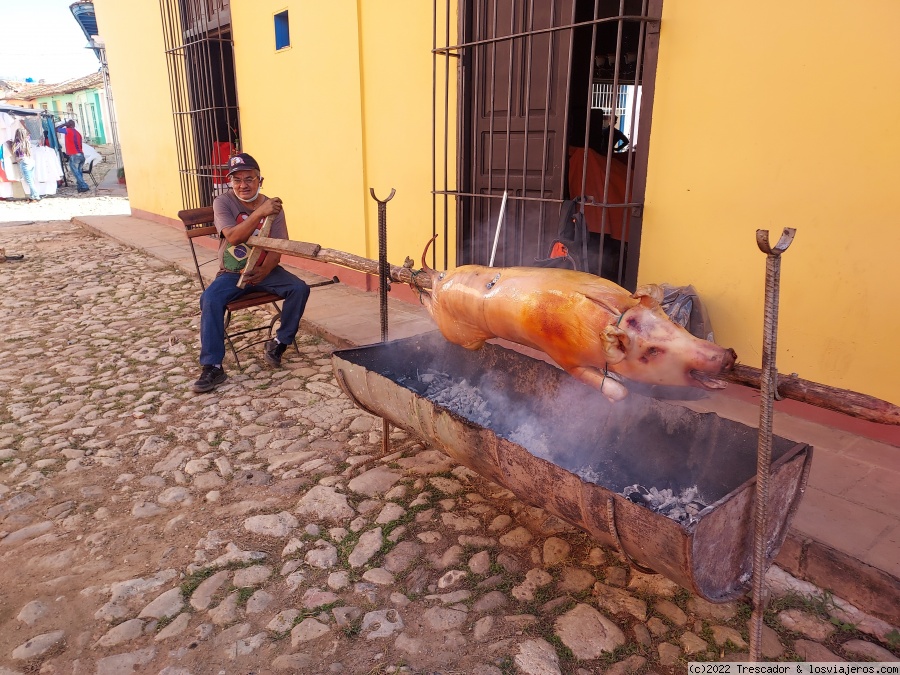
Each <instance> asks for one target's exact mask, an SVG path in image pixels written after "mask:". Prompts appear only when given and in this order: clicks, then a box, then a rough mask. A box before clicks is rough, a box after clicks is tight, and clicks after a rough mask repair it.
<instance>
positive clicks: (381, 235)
mask: <svg viewBox="0 0 900 675" xmlns="http://www.w3.org/2000/svg"><path fill="white" fill-rule="evenodd" d="M396 193H397V191H396V190H395V189H394V188H391V194H389V195H388V196H387V198H386V199H378V197H376V196H375V189H374V188H369V194H370V195H372V199H374V200H375V201H376V202H377V203H378V301H379V305H380V307H381V341H382V342H387V341H388V303H387V294H388V291H389V290H390V285H391V267H390V265H389V264H388V260H387V203H388V202H389V201H391V200H392V199H393V198H394V195H395V194H396ZM390 447H391V425H390V423H389V422H388V420H387V418H385V417H382V418H381V452H382V453H383V454H385V455H386V454H388V450H389V449H390Z"/></svg>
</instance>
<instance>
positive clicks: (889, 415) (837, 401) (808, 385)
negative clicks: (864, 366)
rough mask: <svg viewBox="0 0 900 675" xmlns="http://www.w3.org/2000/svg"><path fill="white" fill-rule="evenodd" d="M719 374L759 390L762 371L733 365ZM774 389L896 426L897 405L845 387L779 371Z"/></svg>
mask: <svg viewBox="0 0 900 675" xmlns="http://www.w3.org/2000/svg"><path fill="white" fill-rule="evenodd" d="M721 377H722V379H724V380H727V381H729V382H734V383H735V384H743V385H745V386H748V387H753V388H754V389H759V388H760V382H761V377H762V371H761V370H760V369H759V368H753V367H751V366H744V365H741V364H737V365H736V366H735V367H734V368H733V369H732V370H731V372H729V373H725V374H724V375H722V376H721ZM777 390H778V393H779V395H780V396H781V397H782V398H789V399H792V400H794V401H800V402H802V403H808V404H810V405H814V406H817V407H819V408H826V409H827V410H834V411H835V412H839V413H843V414H845V415H850V416H852V417H858V418H860V419H864V420H867V421H869V422H877V423H878V424H891V425H900V406H896V405H894V404H893V403H890V402H888V401H883V400H882V399H880V398H875V397H874V396H868V395H866V394H860V393H859V392H855V391H850V390H849V389H838V388H837V387H829V386H828V385H827V384H819V383H818V382H811V381H809V380H802V379H800V378H799V377H794V376H791V375H782V374H780V373H779V374H778V378H777Z"/></svg>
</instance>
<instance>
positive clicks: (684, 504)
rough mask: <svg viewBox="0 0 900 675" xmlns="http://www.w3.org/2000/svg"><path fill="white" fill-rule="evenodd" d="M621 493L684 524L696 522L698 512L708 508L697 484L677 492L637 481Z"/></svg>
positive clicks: (636, 502)
mask: <svg viewBox="0 0 900 675" xmlns="http://www.w3.org/2000/svg"><path fill="white" fill-rule="evenodd" d="M619 494H621V495H622V496H624V497H626V498H628V499H629V500H630V501H632V502H634V503H635V504H640V505H641V506H646V507H647V508H648V509H650V510H651V511H656V512H657V513H661V514H662V515H664V516H666V517H667V518H671V519H672V520H675V521H678V522H679V523H681V524H682V525H692V524H693V523H696V522H697V514H698V513H700V512H701V511H702V510H703V509H705V508H706V504H705V503H704V500H703V499H702V498H701V497H700V492H699V490H698V489H697V486H696V485H694V486H691V487H688V488H684V489H683V490H682V491H681V492H680V493H679V494H675V493H674V491H672V490H670V489H669V488H664V489H662V490H658V489H657V488H655V487H652V488H649V489H648V488H645V487H644V486H643V485H638V484H637V483H636V484H634V485H629V486H628V487H627V488H625V489H624V490H622V492H621V493H619Z"/></svg>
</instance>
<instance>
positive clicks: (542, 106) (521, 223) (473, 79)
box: [433, 0, 662, 288]
mask: <svg viewBox="0 0 900 675" xmlns="http://www.w3.org/2000/svg"><path fill="white" fill-rule="evenodd" d="M661 3H662V0H544V1H535V0H459V25H458V28H457V32H458V35H459V38H458V41H457V43H456V44H451V38H450V33H451V31H450V5H451V0H445V4H444V5H443V7H441V8H440V9H439V7H438V3H437V0H435V21H434V49H433V55H434V74H435V78H434V82H435V86H434V89H435V91H434V94H435V95H434V115H433V129H434V150H433V157H434V163H435V170H434V174H433V176H434V184H433V194H434V200H435V204H434V207H435V209H434V211H435V222H434V230H435V232H439V231H441V229H443V233H444V236H445V239H444V241H445V246H444V257H445V261H444V262H445V266H446V263H448V262H449V261H448V260H446V258H447V256H448V249H447V245H446V235H447V233H448V231H449V225H450V223H449V221H450V219H452V218H455V220H456V232H457V241H456V244H457V260H456V263H457V264H467V263H476V264H484V265H486V264H488V262H489V260H490V258H491V253H492V250H493V248H494V246H495V245H496V258H495V264H496V265H498V266H510V265H530V264H534V262H535V260H536V259H540V258H545V257H547V255H548V252H549V248H550V245H551V243H552V241H553V239H554V238H555V237H556V234H557V229H558V221H559V214H560V206H561V204H562V203H563V201H564V200H566V199H575V200H577V201H578V203H579V209H580V210H581V211H582V213H584V216H585V220H586V222H587V224H588V227H589V229H590V237H589V271H591V272H594V273H597V274H602V275H603V276H605V277H607V278H610V279H613V280H614V281H617V282H618V283H620V284H622V285H624V286H626V287H630V288H633V287H634V286H635V284H636V281H637V259H638V252H639V249H640V234H641V215H642V213H641V207H642V204H643V196H644V187H645V182H646V167H647V146H648V141H649V138H650V117H651V115H650V110H651V106H652V99H653V80H654V77H655V71H656V55H657V45H658V40H657V38H658V32H659V17H660V15H661ZM439 26H440V27H441V28H442V29H443V36H442V38H443V44H439V37H438V33H439V30H438V27H439ZM442 71H443V74H442ZM454 74H456V75H457V77H456V78H454ZM441 86H443V91H441ZM451 91H452V92H454V93H455V95H456V100H457V110H456V111H455V112H456V114H455V118H456V119H457V120H458V123H456V124H455V125H453V124H451V123H450V120H451V118H453V117H454V113H453V111H451V110H450V109H449V107H450V101H451V100H452V97H451ZM604 91H606V92H609V94H610V95H609V96H608V97H606V99H605V100H607V101H608V103H607V105H608V106H609V107H608V108H604V107H602V106H603V101H604V98H603V97H602V96H599V95H598V93H599V92H604ZM612 92H616V93H617V95H616V96H614V97H613V96H612ZM598 102H599V103H598ZM442 103H443V106H444V109H443V110H441V105H442ZM598 106H601V107H598ZM625 112H627V116H624V115H623V113H625ZM610 113H611V114H612V115H616V114H618V115H619V116H620V117H623V116H624V117H625V119H622V120H619V122H618V125H619V127H624V130H623V129H621V128H620V129H618V132H619V133H616V131H614V129H615V128H616V121H615V120H608V121H611V122H612V123H611V124H609V126H604V119H608V118H609V117H611V115H610ZM454 126H455V128H451V127H454ZM441 127H443V128H441ZM451 133H455V134H456V136H455V139H454V138H451V136H450V134H451ZM622 134H624V137H626V138H627V139H629V144H628V146H627V147H626V149H625V151H624V152H614V151H613V152H610V151H608V149H609V148H615V147H616V144H617V142H618V143H619V145H621V143H622V142H621V141H617V139H621V138H622V137H623V136H622ZM631 140H636V141H637V147H635V145H634V144H633V143H630V141H631ZM451 148H453V149H451ZM451 166H452V168H451ZM454 171H455V180H454V179H453V178H451V176H452V174H453V172H454ZM439 182H442V183H443V185H439ZM504 194H505V195H506V198H507V199H506V203H507V207H506V212H505V214H504V218H503V224H502V227H501V228H500V231H499V237H497V229H498V220H499V216H500V207H501V204H503V203H504ZM451 200H452V201H453V203H452V204H451ZM442 216H443V222H441V221H442ZM495 238H496V244H495Z"/></svg>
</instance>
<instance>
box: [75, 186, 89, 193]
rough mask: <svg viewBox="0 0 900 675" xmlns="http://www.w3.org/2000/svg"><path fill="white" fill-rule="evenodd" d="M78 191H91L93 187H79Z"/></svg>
mask: <svg viewBox="0 0 900 675" xmlns="http://www.w3.org/2000/svg"><path fill="white" fill-rule="evenodd" d="M78 191H79V192H90V191H91V188H89V187H86V188H78Z"/></svg>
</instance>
